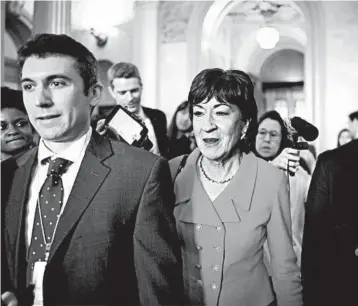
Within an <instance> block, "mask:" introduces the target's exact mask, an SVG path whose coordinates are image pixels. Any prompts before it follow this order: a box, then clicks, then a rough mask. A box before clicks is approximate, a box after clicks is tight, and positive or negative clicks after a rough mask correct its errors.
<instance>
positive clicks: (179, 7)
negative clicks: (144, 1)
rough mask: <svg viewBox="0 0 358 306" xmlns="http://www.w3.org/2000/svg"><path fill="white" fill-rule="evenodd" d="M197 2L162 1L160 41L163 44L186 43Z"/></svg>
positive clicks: (160, 8)
mask: <svg viewBox="0 0 358 306" xmlns="http://www.w3.org/2000/svg"><path fill="white" fill-rule="evenodd" d="M194 5H195V1H161V2H160V6H159V39H160V42H161V43H171V42H183V41H186V38H187V37H186V34H187V29H188V23H189V19H190V16H191V13H192V11H193V9H194Z"/></svg>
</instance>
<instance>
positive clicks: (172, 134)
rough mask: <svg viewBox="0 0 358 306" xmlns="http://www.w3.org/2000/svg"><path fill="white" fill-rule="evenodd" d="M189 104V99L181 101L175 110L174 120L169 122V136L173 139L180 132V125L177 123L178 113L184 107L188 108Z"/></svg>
mask: <svg viewBox="0 0 358 306" xmlns="http://www.w3.org/2000/svg"><path fill="white" fill-rule="evenodd" d="M188 106H189V103H188V101H183V102H182V103H180V104H179V105H178V107H177V109H176V110H175V112H174V115H173V118H172V121H171V122H170V124H169V127H168V138H169V139H172V138H174V139H175V138H176V137H177V134H178V126H177V123H176V118H177V113H178V112H180V111H181V110H183V109H186V108H187V107H188Z"/></svg>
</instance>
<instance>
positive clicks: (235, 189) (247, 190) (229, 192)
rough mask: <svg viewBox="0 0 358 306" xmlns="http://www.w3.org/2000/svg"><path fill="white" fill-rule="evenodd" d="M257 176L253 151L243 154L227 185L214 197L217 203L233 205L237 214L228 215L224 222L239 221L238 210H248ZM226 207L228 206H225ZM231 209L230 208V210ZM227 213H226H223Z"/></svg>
mask: <svg viewBox="0 0 358 306" xmlns="http://www.w3.org/2000/svg"><path fill="white" fill-rule="evenodd" d="M256 177H257V158H256V157H255V155H254V154H253V153H249V154H244V155H243V158H242V162H241V165H240V167H239V170H238V171H237V173H236V174H235V176H234V177H233V179H232V181H231V182H230V183H229V185H228V186H227V187H226V188H225V189H224V190H223V191H222V193H221V194H220V195H219V196H218V197H217V198H216V199H215V202H214V203H216V202H218V203H227V205H231V204H232V205H233V206H234V208H235V211H236V214H237V216H235V215H230V216H228V217H227V218H225V221H226V222H237V221H239V222H240V221H241V219H242V218H241V214H240V210H244V211H249V210H250V209H251V201H252V196H253V193H254V188H255V183H256ZM227 208H228V207H227ZM232 211H233V210H232V209H230V212H232ZM225 215H228V213H225Z"/></svg>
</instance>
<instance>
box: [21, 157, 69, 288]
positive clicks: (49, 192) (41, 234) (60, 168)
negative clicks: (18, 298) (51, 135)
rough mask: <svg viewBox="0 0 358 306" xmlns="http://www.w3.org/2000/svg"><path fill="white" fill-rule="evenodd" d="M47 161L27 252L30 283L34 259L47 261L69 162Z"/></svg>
mask: <svg viewBox="0 0 358 306" xmlns="http://www.w3.org/2000/svg"><path fill="white" fill-rule="evenodd" d="M45 161H48V162H49V166H48V171H47V178H46V180H45V182H44V184H43V185H42V187H41V190H40V193H39V196H38V202H37V205H36V212H35V220H34V225H33V230H32V237H31V244H30V247H29V253H28V269H27V270H28V273H27V274H28V276H27V279H28V282H29V283H31V279H32V276H31V275H32V271H33V268H34V263H35V262H36V261H47V259H48V255H49V252H50V248H51V244H52V241H53V238H54V236H55V231H56V227H57V224H58V221H59V217H60V212H61V207H62V201H63V185H62V179H61V176H62V174H63V173H64V172H65V171H66V169H67V167H68V166H69V164H70V163H71V162H70V161H68V160H66V159H63V158H56V159H54V160H51V159H47V160H45Z"/></svg>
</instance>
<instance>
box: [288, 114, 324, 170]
mask: <svg viewBox="0 0 358 306" xmlns="http://www.w3.org/2000/svg"><path fill="white" fill-rule="evenodd" d="M285 124H286V127H287V130H288V134H289V135H288V140H287V141H288V146H287V147H289V148H294V149H296V150H308V148H309V145H308V143H307V142H306V141H299V138H300V137H302V138H303V139H305V140H307V141H314V140H316V139H317V137H318V134H319V132H318V129H317V128H316V127H315V126H314V125H313V124H311V123H309V122H307V121H306V120H304V119H302V118H300V117H293V118H291V119H289V120H287V121H286V122H285ZM289 174H290V176H294V175H295V174H294V173H292V172H289Z"/></svg>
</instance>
